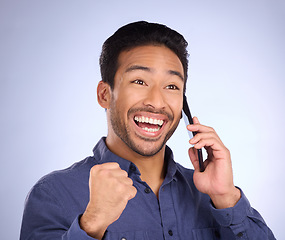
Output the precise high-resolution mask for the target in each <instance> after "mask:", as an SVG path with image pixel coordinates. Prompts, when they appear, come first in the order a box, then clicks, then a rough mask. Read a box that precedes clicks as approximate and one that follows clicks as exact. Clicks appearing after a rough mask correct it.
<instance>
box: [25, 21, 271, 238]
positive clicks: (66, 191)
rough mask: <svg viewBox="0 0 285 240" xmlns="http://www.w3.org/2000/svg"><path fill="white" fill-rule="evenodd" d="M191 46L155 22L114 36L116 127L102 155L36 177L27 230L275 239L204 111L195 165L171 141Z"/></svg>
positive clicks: (106, 67)
mask: <svg viewBox="0 0 285 240" xmlns="http://www.w3.org/2000/svg"><path fill="white" fill-rule="evenodd" d="M186 47H187V42H186V41H185V40H184V38H183V36H181V35H180V34H179V33H177V32H176V31H174V30H171V29H169V28H168V27H166V26H163V25H160V24H153V23H147V22H136V23H131V24H128V25H126V26H124V27H122V28H120V29H119V30H118V31H117V32H116V33H115V34H114V35H112V36H111V37H110V38H109V39H107V40H106V42H105V43H104V45H103V49H102V54H101V57H100V67H101V74H102V81H101V82H99V84H98V89H97V97H98V102H99V104H100V105H101V106H102V107H103V108H105V109H106V114H107V122H108V135H107V137H106V138H105V137H104V138H102V139H101V140H100V141H99V142H98V143H97V145H96V146H95V148H94V156H92V157H88V158H86V159H85V160H83V161H81V162H79V163H76V164H74V165H73V166H71V167H70V168H68V169H65V170H61V171H57V172H53V173H51V174H49V175H47V176H45V177H44V178H42V179H41V180H40V181H39V182H38V183H37V184H36V185H35V186H34V188H33V189H32V191H31V192H30V194H29V196H28V198H27V201H26V206H25V211H24V216H23V223H22V229H21V239H23V240H24V239H41V240H43V239H69V240H72V239H77V240H78V239H86V240H87V239H155V240H156V239H157V240H160V239H161V240H162V239H183V240H184V239H225V240H228V239H275V238H274V236H273V234H272V232H271V231H270V229H269V228H268V227H267V226H266V224H265V222H264V220H263V219H262V217H261V216H260V215H259V213H258V212H257V211H256V210H254V209H253V208H251V207H250V204H249V202H248V201H247V199H246V197H245V196H244V194H243V192H242V191H241V190H240V189H238V188H236V187H235V186H234V184H233V174H232V166H231V159H230V152H229V151H228V149H227V148H226V147H225V146H224V145H223V143H222V141H221V140H220V138H219V137H218V135H217V133H216V132H215V131H214V130H213V129H212V128H210V127H207V126H204V125H202V124H200V123H199V121H198V119H197V118H196V117H195V118H194V119H193V121H194V124H193V125H188V126H187V129H188V130H189V131H195V132H197V134H196V136H195V137H193V138H192V139H191V140H190V143H191V144H193V145H194V147H191V148H190V149H189V157H190V159H191V161H192V164H193V166H194V169H195V171H193V170H188V169H185V168H183V167H182V166H181V165H179V164H178V163H176V162H175V161H174V160H173V154H172V152H171V150H170V148H168V147H167V146H166V142H167V140H168V139H169V138H170V137H171V135H172V134H173V132H174V131H175V129H176V127H177V126H178V123H179V121H180V118H181V111H182V104H183V95H184V92H185V86H186V80H187V70H188V60H187V56H188V54H187V50H186ZM203 147H205V148H206V150H207V153H208V157H207V160H206V161H205V163H204V164H205V171H204V172H200V171H199V163H198V157H197V151H196V149H200V148H203Z"/></svg>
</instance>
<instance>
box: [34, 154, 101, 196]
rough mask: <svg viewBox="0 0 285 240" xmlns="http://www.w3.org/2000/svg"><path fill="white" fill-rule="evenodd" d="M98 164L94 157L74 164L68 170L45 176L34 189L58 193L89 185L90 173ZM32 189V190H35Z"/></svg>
mask: <svg viewBox="0 0 285 240" xmlns="http://www.w3.org/2000/svg"><path fill="white" fill-rule="evenodd" d="M95 164H96V160H95V159H94V157H87V158H85V159H84V160H81V161H79V162H76V163H74V164H73V165H71V166H70V167H68V168H65V169H61V170H56V171H53V172H51V173H49V174H47V175H45V176H43V177H42V178H41V179H40V180H39V181H38V182H37V183H36V184H35V185H34V187H33V189H41V190H45V191H48V192H57V191H61V190H62V189H65V188H71V187H72V188H75V189H76V188H77V187H80V186H82V184H86V183H87V184H88V179H89V172H90V169H91V168H92V166H94V165H95ZM33 189H32V190H33Z"/></svg>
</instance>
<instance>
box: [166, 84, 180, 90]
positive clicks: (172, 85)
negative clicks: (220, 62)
mask: <svg viewBox="0 0 285 240" xmlns="http://www.w3.org/2000/svg"><path fill="white" fill-rule="evenodd" d="M166 89H170V90H179V87H177V86H176V85H174V84H171V85H168V86H167V87H166Z"/></svg>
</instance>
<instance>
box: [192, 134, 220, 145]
mask: <svg viewBox="0 0 285 240" xmlns="http://www.w3.org/2000/svg"><path fill="white" fill-rule="evenodd" d="M202 139H215V140H216V141H218V142H219V143H220V144H221V145H223V142H222V141H221V139H220V138H219V136H218V135H217V134H216V133H214V132H205V133H198V134H196V135H195V136H194V137H193V138H191V139H190V141H189V142H190V144H192V145H194V144H196V143H198V142H199V141H201V140H202Z"/></svg>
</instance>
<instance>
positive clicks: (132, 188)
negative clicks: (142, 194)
mask: <svg viewBox="0 0 285 240" xmlns="http://www.w3.org/2000/svg"><path fill="white" fill-rule="evenodd" d="M137 191H138V190H137V189H136V188H135V187H134V186H132V187H131V188H130V191H129V197H128V200H131V199H132V198H134V197H135V196H136V195H137Z"/></svg>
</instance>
